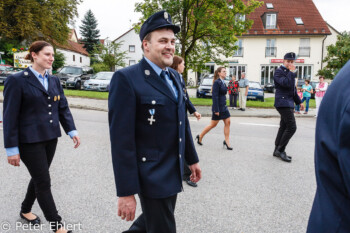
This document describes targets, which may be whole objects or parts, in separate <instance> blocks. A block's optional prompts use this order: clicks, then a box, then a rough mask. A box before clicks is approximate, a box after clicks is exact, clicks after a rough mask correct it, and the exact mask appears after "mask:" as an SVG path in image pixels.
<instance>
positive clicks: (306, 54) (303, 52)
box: [299, 47, 311, 57]
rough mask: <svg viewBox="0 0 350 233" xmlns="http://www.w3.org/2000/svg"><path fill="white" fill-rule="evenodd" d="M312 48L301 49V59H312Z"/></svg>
mask: <svg viewBox="0 0 350 233" xmlns="http://www.w3.org/2000/svg"><path fill="white" fill-rule="evenodd" d="M310 50H311V47H299V57H310Z"/></svg>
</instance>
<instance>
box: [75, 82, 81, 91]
mask: <svg viewBox="0 0 350 233" xmlns="http://www.w3.org/2000/svg"><path fill="white" fill-rule="evenodd" d="M75 89H77V90H80V89H81V82H77V83H76V84H75Z"/></svg>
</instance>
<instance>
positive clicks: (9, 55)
mask: <svg viewBox="0 0 350 233" xmlns="http://www.w3.org/2000/svg"><path fill="white" fill-rule="evenodd" d="M22 47H25V46H22V45H21V44H20V42H19V41H17V40H6V39H0V51H1V52H4V53H5V54H3V55H1V58H2V60H5V63H6V64H8V65H12V66H13V51H12V49H13V48H22Z"/></svg>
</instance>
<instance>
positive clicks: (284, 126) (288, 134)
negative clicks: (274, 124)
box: [275, 107, 297, 152]
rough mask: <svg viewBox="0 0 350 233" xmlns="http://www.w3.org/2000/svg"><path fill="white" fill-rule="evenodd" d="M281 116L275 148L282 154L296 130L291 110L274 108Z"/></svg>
mask: <svg viewBox="0 0 350 233" xmlns="http://www.w3.org/2000/svg"><path fill="white" fill-rule="evenodd" d="M276 109H277V111H278V113H279V114H280V115H281V121H280V128H279V129H278V133H277V137H276V140H275V146H276V147H277V149H278V150H279V151H280V152H283V151H284V150H285V149H286V146H287V145H288V142H289V140H290V139H291V138H292V136H293V135H294V133H295V132H296V130H297V125H296V122H295V118H294V113H293V108H288V107H286V108H282V107H279V108H276Z"/></svg>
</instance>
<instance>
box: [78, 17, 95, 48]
mask: <svg viewBox="0 0 350 233" xmlns="http://www.w3.org/2000/svg"><path fill="white" fill-rule="evenodd" d="M81 22H82V23H83V24H82V26H80V33H81V35H82V36H83V39H82V40H81V42H83V43H84V48H86V51H88V53H91V52H92V51H93V50H94V46H95V45H97V44H98V43H99V37H100V35H99V33H100V30H98V29H97V20H96V18H95V16H94V14H93V13H92V11H91V10H88V11H87V12H86V14H85V16H84V19H83V20H82V21H81Z"/></svg>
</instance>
